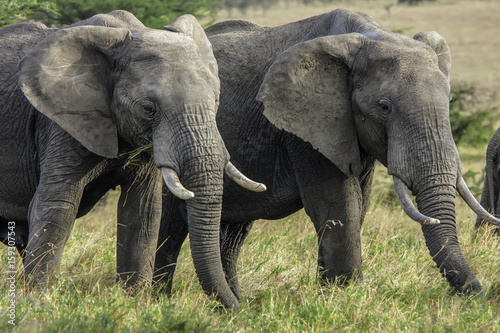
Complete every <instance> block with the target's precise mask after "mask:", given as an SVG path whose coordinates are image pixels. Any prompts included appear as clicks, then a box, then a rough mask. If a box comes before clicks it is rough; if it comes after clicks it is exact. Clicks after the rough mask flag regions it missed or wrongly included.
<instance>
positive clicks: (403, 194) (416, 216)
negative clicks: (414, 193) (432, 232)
mask: <svg viewBox="0 0 500 333" xmlns="http://www.w3.org/2000/svg"><path fill="white" fill-rule="evenodd" d="M392 179H393V181H394V188H395V190H396V195H397V196H398V200H399V203H400V204H401V207H403V210H404V211H405V213H406V215H408V216H409V217H410V218H411V219H412V220H414V221H416V222H418V223H420V224H422V225H436V224H440V223H441V222H440V221H439V220H438V219H434V218H432V217H428V216H425V215H423V214H422V213H420V212H419V211H418V210H417V208H415V205H414V204H413V201H411V198H410V194H409V193H408V187H407V186H406V184H405V183H403V181H402V180H401V179H399V178H398V177H396V176H393V177H392Z"/></svg>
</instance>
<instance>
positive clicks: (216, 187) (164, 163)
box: [153, 105, 260, 310]
mask: <svg viewBox="0 0 500 333" xmlns="http://www.w3.org/2000/svg"><path fill="white" fill-rule="evenodd" d="M209 111H210V110H209ZM177 118H178V119H177V120H176V121H174V120H173V119H172V117H170V118H169V119H165V121H163V122H161V123H160V124H159V125H158V126H157V128H156V129H155V131H154V134H153V149H154V158H155V162H156V165H157V166H158V167H159V168H161V169H162V174H163V176H164V180H165V183H166V184H167V187H168V188H169V190H170V191H172V193H173V194H174V195H176V196H178V197H180V198H181V199H184V200H187V201H186V208H187V216H186V219H187V223H188V227H189V229H188V230H189V237H190V244H191V253H192V257H193V262H194V266H195V269H196V273H197V275H198V278H199V280H200V283H201V285H202V287H203V290H204V291H205V292H206V293H207V294H209V295H216V297H217V299H218V300H219V301H221V302H222V303H223V304H224V306H225V307H226V308H228V309H233V310H238V309H239V303H238V300H237V299H236V297H235V296H234V294H233V292H232V291H231V289H230V288H229V285H228V284H227V282H226V279H225V276H224V272H223V268H222V262H221V256H220V245H219V244H220V243H219V237H220V231H219V230H220V218H221V210H222V194H223V177H224V172H225V170H226V169H227V168H228V167H227V165H228V164H229V165H231V164H230V163H229V154H228V152H227V150H226V148H225V145H224V143H223V141H222V137H221V136H220V133H219V131H218V129H217V124H216V121H215V113H214V112H207V110H206V109H205V108H204V107H203V106H202V105H201V106H193V107H189V108H188V109H186V110H183V111H182V112H179V113H178V116H177ZM236 175H237V177H239V179H244V181H247V180H248V179H247V178H246V177H244V176H243V175H241V174H238V172H236ZM248 181H249V182H251V181H250V180H248ZM255 184H256V183H255ZM255 184H254V183H253V182H252V183H251V185H252V186H254V187H255V188H259V190H260V187H259V186H258V185H255ZM188 199H189V200H188Z"/></svg>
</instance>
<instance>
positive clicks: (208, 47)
mask: <svg viewBox="0 0 500 333" xmlns="http://www.w3.org/2000/svg"><path fill="white" fill-rule="evenodd" d="M163 28H165V29H166V30H169V31H173V32H181V33H183V34H185V35H187V36H189V37H190V38H191V39H193V40H194V42H195V43H196V45H198V48H199V50H200V55H201V59H202V61H203V63H204V64H205V65H206V66H207V67H208V69H209V70H210V71H211V72H212V74H213V75H214V76H215V77H216V78H217V79H219V71H218V67H217V60H216V59H215V56H214V53H213V50H212V44H211V43H210V41H209V40H208V38H207V35H206V34H205V30H203V28H202V27H201V25H200V23H199V22H198V20H197V19H196V18H195V17H194V16H193V15H190V14H186V15H182V16H179V17H178V18H176V19H175V21H174V22H172V23H171V24H169V25H166V26H164V27H163Z"/></svg>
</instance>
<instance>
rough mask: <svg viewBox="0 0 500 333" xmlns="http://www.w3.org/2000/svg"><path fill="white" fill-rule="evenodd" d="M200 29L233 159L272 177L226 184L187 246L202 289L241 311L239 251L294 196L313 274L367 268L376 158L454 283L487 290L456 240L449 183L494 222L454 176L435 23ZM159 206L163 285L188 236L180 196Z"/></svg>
mask: <svg viewBox="0 0 500 333" xmlns="http://www.w3.org/2000/svg"><path fill="white" fill-rule="evenodd" d="M205 32H206V34H207V36H208V39H209V40H210V42H211V44H212V47H213V50H214V55H215V57H216V59H217V62H218V65H219V78H220V80H221V98H220V105H219V112H218V114H217V125H218V128H219V131H220V133H221V135H222V138H223V140H224V142H225V144H226V147H227V149H228V151H229V153H230V154H231V156H232V157H233V158H235V165H236V166H237V167H238V168H239V169H240V170H242V172H244V173H245V174H246V175H247V176H249V177H250V178H252V179H258V180H259V181H261V182H263V183H265V184H266V185H267V188H268V189H267V191H266V192H263V193H250V192H249V193H245V194H243V193H241V191H240V190H239V189H238V188H237V187H235V186H234V185H233V184H231V183H229V182H227V181H226V182H225V183H224V194H223V203H222V217H221V226H220V227H219V228H215V227H213V228H212V227H211V228H206V230H205V231H204V234H203V236H198V235H197V236H196V238H203V239H204V240H205V242H203V241H201V243H202V244H203V246H199V245H198V243H199V242H200V241H199V240H197V244H196V245H193V244H191V252H192V256H193V262H194V265H195V269H196V273H197V275H198V278H199V280H200V283H201V285H202V287H203V290H204V291H205V293H207V294H209V295H215V297H216V298H217V300H218V301H220V302H221V303H222V304H223V306H224V307H225V308H226V309H228V310H234V311H237V310H238V309H239V299H240V293H239V282H238V278H237V273H236V262H237V258H238V255H239V252H240V249H241V246H242V244H243V242H244V240H245V237H246V236H247V235H248V233H249V231H250V229H251V227H252V223H253V221H255V220H256V219H267V220H273V219H279V218H283V217H285V216H288V215H290V214H292V213H294V212H296V211H297V210H299V209H301V208H302V207H304V208H305V212H306V213H307V214H308V216H309V217H310V219H311V220H312V222H313V224H314V227H315V229H316V232H317V236H318V273H319V275H320V277H321V278H322V280H323V281H324V282H326V283H336V284H338V285H346V284H347V283H349V282H350V281H352V280H354V281H360V280H362V278H363V274H362V269H361V268H362V265H361V264H362V255H361V234H360V230H361V226H362V223H363V219H364V217H365V214H366V211H367V207H368V203H369V198H370V190H371V184H372V178H373V172H374V165H375V161H376V160H378V161H380V162H381V163H382V164H383V165H385V166H386V167H387V172H388V174H390V175H392V176H393V179H394V183H395V189H396V192H397V194H398V197H399V199H400V202H401V204H402V206H403V208H404V210H405V212H407V213H408V215H410V217H412V218H413V219H414V220H416V221H417V222H419V223H421V224H422V231H423V235H424V237H425V241H426V244H427V247H428V249H429V253H430V255H431V257H432V259H433V260H434V261H435V263H436V265H437V267H438V268H439V271H440V272H441V274H442V275H443V276H444V277H446V279H447V280H448V282H449V284H450V286H451V287H453V288H454V290H456V291H457V292H459V293H472V292H481V291H482V286H481V284H480V282H479V281H478V279H477V278H476V276H475V274H474V273H473V271H472V270H471V268H470V266H469V264H468V263H467V261H466V259H465V257H464V255H463V253H462V251H461V249H460V246H459V243H458V238H457V231H456V224H455V195H456V190H458V191H459V192H460V194H461V195H462V196H463V197H464V199H465V200H466V201H467V203H468V204H469V206H471V208H472V209H474V210H475V211H476V212H480V214H481V215H482V216H484V217H485V218H487V219H490V220H491V221H493V222H496V223H498V220H496V219H495V218H494V217H492V216H491V215H488V213H487V212H486V211H484V209H482V207H481V206H480V205H479V203H478V202H477V201H475V200H474V199H473V196H472V195H471V194H470V191H469V190H468V188H467V185H466V184H465V182H464V181H463V178H462V176H461V174H462V169H461V163H460V159H459V154H458V151H457V148H456V146H455V144H454V141H453V138H452V132H451V127H450V120H449V102H450V65H451V56H450V51H449V48H448V45H447V43H446V41H445V39H444V38H443V37H442V36H441V35H439V34H438V33H437V32H432V31H427V32H421V33H418V34H417V35H415V36H414V38H409V37H406V36H404V35H401V34H397V33H393V32H389V31H386V30H384V29H383V28H382V27H381V26H380V25H379V24H378V23H377V22H376V21H375V20H374V19H373V18H372V17H371V16H369V15H367V14H364V13H359V12H352V11H348V10H344V9H338V10H334V11H332V12H329V13H325V14H322V15H319V16H314V17H311V18H307V19H304V20H301V21H297V22H292V23H289V24H286V25H283V26H277V27H263V26H260V25H258V24H254V23H251V22H248V21H239V20H232V21H226V22H221V23H217V24H215V25H212V26H210V27H208V28H206V29H205ZM408 190H411V191H412V194H414V195H415V196H416V203H417V206H418V209H417V208H416V207H415V206H414V205H413V203H412V201H411V198H410V194H409V192H408ZM162 209H163V213H162V222H161V225H160V232H159V238H158V250H157V254H156V260H155V273H154V282H155V283H157V284H158V286H159V288H161V289H163V290H164V291H165V292H167V293H170V292H171V289H172V278H173V274H174V272H175V265H176V262H177V256H178V254H179V250H180V247H181V245H182V243H183V241H184V239H185V237H187V235H188V234H189V237H190V240H191V241H193V234H192V224H191V223H189V224H187V223H186V221H185V218H184V216H185V211H186V210H185V207H184V206H183V205H182V203H181V202H180V201H179V199H177V198H175V197H174V196H172V195H170V194H166V195H165V196H164V198H163V207H162Z"/></svg>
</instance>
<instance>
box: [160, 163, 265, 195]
mask: <svg viewBox="0 0 500 333" xmlns="http://www.w3.org/2000/svg"><path fill="white" fill-rule="evenodd" d="M224 171H225V173H226V175H227V176H228V177H229V178H230V179H231V180H233V181H234V182H235V183H237V184H238V185H240V186H241V187H243V188H245V189H247V190H250V191H253V192H263V191H265V190H266V189H267V188H266V185H264V184H262V183H258V182H255V181H253V180H251V179H250V178H248V177H247V176H245V175H244V174H243V173H242V172H241V171H239V170H238V169H237V168H236V167H235V166H234V165H233V163H231V162H228V163H227V164H226V166H225V167H224ZM161 173H162V176H163V180H164V181H165V185H167V188H168V189H169V190H170V192H172V194H174V195H175V196H176V197H178V198H179V199H182V200H189V199H192V198H194V193H193V192H192V191H189V190H187V189H186V188H185V187H184V186H183V185H182V183H181V181H180V180H179V175H178V174H177V172H176V171H175V170H173V169H171V168H168V167H161Z"/></svg>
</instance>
